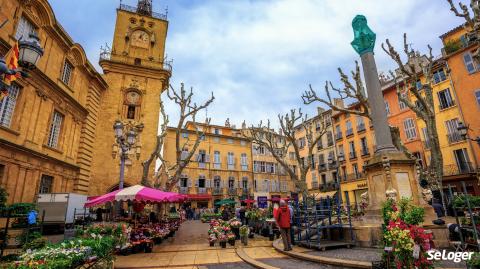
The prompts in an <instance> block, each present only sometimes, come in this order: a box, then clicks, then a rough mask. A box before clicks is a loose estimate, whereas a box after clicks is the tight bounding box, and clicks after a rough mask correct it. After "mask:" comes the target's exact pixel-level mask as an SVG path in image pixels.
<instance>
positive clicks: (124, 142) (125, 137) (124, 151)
mask: <svg viewBox="0 0 480 269" xmlns="http://www.w3.org/2000/svg"><path fill="white" fill-rule="evenodd" d="M127 128H128V131H126V132H125V131H124V129H125V126H124V125H123V123H122V122H121V121H120V120H116V121H115V123H114V124H113V130H114V132H115V138H116V142H117V145H118V148H119V149H120V182H119V184H118V189H119V190H121V189H123V182H124V173H125V161H126V160H128V152H129V151H130V149H131V148H132V147H133V146H134V145H135V142H136V138H137V132H136V131H135V127H129V126H127ZM137 156H138V155H137Z"/></svg>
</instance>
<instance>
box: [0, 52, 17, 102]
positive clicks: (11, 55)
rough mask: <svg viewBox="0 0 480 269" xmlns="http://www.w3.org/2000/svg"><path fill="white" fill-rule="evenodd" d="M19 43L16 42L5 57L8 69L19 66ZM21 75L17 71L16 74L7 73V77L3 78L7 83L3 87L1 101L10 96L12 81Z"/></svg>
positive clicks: (0, 94) (0, 92)
mask: <svg viewBox="0 0 480 269" xmlns="http://www.w3.org/2000/svg"><path fill="white" fill-rule="evenodd" d="M18 54H19V50H18V43H15V45H14V46H13V48H12V49H11V50H10V51H9V52H8V54H7V56H6V57H5V60H6V64H7V67H8V69H11V70H12V69H17V68H18ZM19 77H20V73H19V72H17V73H16V74H14V75H7V74H5V77H4V79H3V82H4V83H5V84H6V85H7V87H5V88H4V89H1V91H0V101H1V100H2V99H3V98H4V97H5V96H8V86H10V85H11V84H12V81H14V80H16V79H17V78H19Z"/></svg>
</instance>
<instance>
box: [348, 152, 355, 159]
mask: <svg viewBox="0 0 480 269" xmlns="http://www.w3.org/2000/svg"><path fill="white" fill-rule="evenodd" d="M348 156H349V157H350V159H355V158H357V154H356V153H355V152H350V153H349V154H348Z"/></svg>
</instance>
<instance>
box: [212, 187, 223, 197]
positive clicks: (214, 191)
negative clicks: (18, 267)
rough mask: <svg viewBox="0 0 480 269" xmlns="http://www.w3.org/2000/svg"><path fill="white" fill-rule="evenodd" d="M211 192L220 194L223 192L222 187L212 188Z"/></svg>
mask: <svg viewBox="0 0 480 269" xmlns="http://www.w3.org/2000/svg"><path fill="white" fill-rule="evenodd" d="M212 194H213V195H222V194H223V189H222V188H213V190H212Z"/></svg>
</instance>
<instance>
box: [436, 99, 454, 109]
mask: <svg viewBox="0 0 480 269" xmlns="http://www.w3.org/2000/svg"><path fill="white" fill-rule="evenodd" d="M454 105H455V100H449V101H448V102H446V103H440V104H439V105H438V109H439V110H444V109H447V108H449V107H452V106H454Z"/></svg>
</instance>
